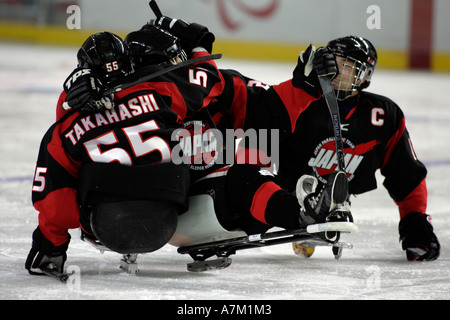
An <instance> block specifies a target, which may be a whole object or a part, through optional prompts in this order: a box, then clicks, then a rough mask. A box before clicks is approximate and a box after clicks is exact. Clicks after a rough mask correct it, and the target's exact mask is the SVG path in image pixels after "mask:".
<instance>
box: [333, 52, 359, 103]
mask: <svg viewBox="0 0 450 320" xmlns="http://www.w3.org/2000/svg"><path fill="white" fill-rule="evenodd" d="M336 61H337V63H338V66H339V75H338V76H337V77H336V78H334V79H333V81H332V82H331V84H332V86H333V88H334V89H336V90H339V91H344V92H349V95H348V96H347V97H351V96H354V95H357V94H358V91H357V90H356V89H355V86H360V85H361V83H362V82H363V81H365V80H361V78H362V77H361V73H362V70H361V69H360V68H358V67H357V65H359V64H357V63H355V61H352V60H351V59H346V58H344V57H336ZM350 92H351V94H350Z"/></svg>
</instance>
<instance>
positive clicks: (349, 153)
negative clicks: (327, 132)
mask: <svg viewBox="0 0 450 320" xmlns="http://www.w3.org/2000/svg"><path fill="white" fill-rule="evenodd" d="M342 142H343V144H344V154H345V155H344V162H345V172H346V173H347V177H348V179H349V181H351V180H352V179H353V178H354V174H355V171H356V169H358V167H359V165H360V164H361V162H362V161H363V159H364V154H365V153H367V152H369V151H370V150H372V149H373V148H374V147H375V146H376V145H377V144H379V141H376V140H373V141H370V142H367V143H363V144H360V145H357V146H355V145H354V144H353V143H352V142H351V141H349V140H348V139H346V138H343V139H342ZM308 165H309V166H310V167H311V168H312V169H313V170H314V172H315V174H316V176H317V178H318V179H319V180H320V181H321V182H323V183H326V182H327V181H326V179H324V178H323V176H327V175H328V174H330V173H332V172H333V171H335V170H336V167H337V165H338V161H337V155H336V146H335V142H334V138H327V139H325V140H323V141H322V142H320V143H319V145H318V146H317V147H316V149H315V150H314V155H313V156H312V157H311V158H310V159H309V161H308Z"/></svg>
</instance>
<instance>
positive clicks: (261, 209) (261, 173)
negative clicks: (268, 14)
mask: <svg viewBox="0 0 450 320" xmlns="http://www.w3.org/2000/svg"><path fill="white" fill-rule="evenodd" d="M153 23H154V24H156V25H157V26H159V27H161V28H164V29H165V30H167V31H169V32H171V33H173V34H174V35H175V36H177V37H179V38H180V39H184V38H185V35H187V34H189V32H187V30H188V29H189V28H192V24H188V23H186V22H184V21H183V20H179V19H172V18H170V17H165V16H163V17H160V18H159V19H157V20H156V21H154V22H153ZM182 43H183V42H182ZM184 43H186V42H184ZM220 71H221V73H222V75H223V77H224V79H225V89H224V92H223V93H222V94H221V95H220V96H219V97H217V98H216V99H214V100H213V102H212V103H211V104H210V105H209V106H208V107H207V108H206V110H205V111H207V112H203V113H199V114H197V115H196V117H195V118H194V119H196V120H200V121H202V123H204V124H205V126H206V127H207V128H208V127H213V128H218V129H219V130H221V131H222V132H224V131H225V130H226V129H228V128H234V129H238V128H242V129H244V130H246V129H278V130H279V132H280V140H283V139H285V138H286V137H287V136H289V135H290V134H291V133H292V130H293V128H294V126H295V123H296V120H297V117H298V115H299V114H301V112H304V110H305V109H306V108H307V107H308V105H309V103H310V101H312V100H316V99H317V98H318V97H320V85H319V82H318V72H319V73H320V75H321V76H330V77H334V76H335V75H336V73H337V66H336V60H335V57H334V55H333V54H330V52H328V51H327V49H326V48H321V49H320V50H318V51H317V52H316V51H315V49H314V48H313V46H309V47H308V48H307V50H305V51H304V52H303V53H302V54H301V56H300V57H299V59H298V64H297V67H296V68H295V70H294V74H293V79H290V80H288V81H285V82H283V83H280V84H278V85H273V86H269V85H266V84H264V83H262V82H261V81H257V80H255V79H250V78H247V77H245V76H243V75H242V74H240V73H239V72H237V71H235V70H223V69H221V70H220ZM313 97H315V98H314V99H312V98H313ZM311 99H312V100H311ZM211 123H212V124H211ZM308 136H309V135H307V137H308ZM258 151H261V150H258ZM264 151H266V150H264ZM238 162H239V161H238ZM190 167H191V180H192V182H193V184H192V185H191V194H197V193H208V194H211V195H213V198H214V201H215V202H214V203H215V210H216V214H217V217H218V219H219V222H220V223H221V225H222V226H223V227H225V229H228V230H236V229H240V230H244V231H245V232H247V233H248V234H253V233H261V232H265V231H266V230H268V229H270V228H272V227H273V226H277V227H282V228H285V229H289V230H294V229H300V228H302V227H305V226H306V225H308V224H312V223H319V222H324V221H325V220H326V219H327V218H329V216H330V215H331V212H337V211H338V210H337V209H339V212H340V213H341V214H342V213H343V212H342V211H341V209H342V203H343V202H344V201H345V200H346V197H347V179H346V176H345V174H343V173H342V172H335V173H333V174H332V175H330V177H329V181H328V183H327V184H325V185H323V186H321V187H320V188H319V187H317V188H316V185H312V184H311V177H307V178H306V177H305V178H303V179H300V180H299V185H298V194H292V193H290V192H287V191H286V190H283V189H282V188H281V187H280V186H279V185H277V184H276V182H275V181H274V176H273V174H271V173H270V172H269V171H268V170H267V169H265V168H261V166H260V165H259V163H257V162H255V163H249V162H246V161H245V159H244V161H240V162H239V163H236V162H235V163H224V164H222V165H211V163H208V164H207V165H205V163H200V164H199V165H196V164H191V166H190ZM316 189H317V190H316ZM306 198H307V199H308V200H306V201H305V199H306ZM299 214H300V215H299ZM345 214H346V215H347V218H348V217H351V213H350V212H349V211H348V210H347V211H346V212H345Z"/></svg>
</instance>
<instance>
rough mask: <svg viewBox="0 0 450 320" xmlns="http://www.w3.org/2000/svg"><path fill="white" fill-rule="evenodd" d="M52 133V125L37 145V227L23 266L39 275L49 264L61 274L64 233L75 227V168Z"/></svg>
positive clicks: (34, 195) (34, 196)
mask: <svg viewBox="0 0 450 320" xmlns="http://www.w3.org/2000/svg"><path fill="white" fill-rule="evenodd" d="M55 130H57V127H56V126H53V127H52V129H50V130H49V131H48V132H47V134H46V135H45V137H44V139H43V140H42V142H41V147H40V151H39V156H38V160H37V165H36V171H35V176H34V182H33V187H32V201H33V205H34V207H35V209H36V210H37V211H38V212H39V218H38V221H39V226H38V227H37V228H36V230H35V231H34V232H33V243H32V248H31V250H30V252H29V254H28V257H27V260H26V263H25V268H26V269H27V270H28V271H29V272H30V273H31V274H41V273H42V269H41V268H42V267H43V266H44V265H46V264H48V263H50V262H51V263H54V264H55V265H56V266H57V268H58V269H59V270H60V271H62V268H63V266H64V262H65V260H66V257H67V256H66V250H67V248H68V245H69V241H70V235H69V232H68V230H69V229H72V228H77V227H78V226H79V206H78V203H77V199H76V188H77V178H76V176H77V174H78V170H79V165H78V163H77V162H76V161H74V160H72V159H71V158H70V157H69V156H68V155H67V154H66V152H65V151H64V149H63V148H62V145H61V142H60V141H59V138H58V135H57V134H55V133H56V131H55Z"/></svg>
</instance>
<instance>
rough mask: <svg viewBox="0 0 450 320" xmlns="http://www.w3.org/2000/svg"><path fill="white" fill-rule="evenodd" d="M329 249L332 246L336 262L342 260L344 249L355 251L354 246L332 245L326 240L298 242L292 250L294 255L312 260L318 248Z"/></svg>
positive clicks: (345, 243) (340, 243)
mask: <svg viewBox="0 0 450 320" xmlns="http://www.w3.org/2000/svg"><path fill="white" fill-rule="evenodd" d="M320 246H322V247H329V246H331V249H332V251H333V255H334V258H335V259H336V260H338V259H340V258H341V257H342V251H343V249H353V244H351V243H348V242H336V243H330V242H327V241H325V240H319V239H317V240H314V239H312V240H305V241H298V242H294V243H292V250H293V251H294V253H295V254H296V255H298V256H301V257H306V258H310V257H311V256H312V255H313V253H314V251H315V249H316V247H320Z"/></svg>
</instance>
